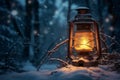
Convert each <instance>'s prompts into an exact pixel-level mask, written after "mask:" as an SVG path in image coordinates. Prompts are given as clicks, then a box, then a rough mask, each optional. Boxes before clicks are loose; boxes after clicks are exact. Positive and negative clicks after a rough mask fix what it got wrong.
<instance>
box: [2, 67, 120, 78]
mask: <svg viewBox="0 0 120 80" xmlns="http://www.w3.org/2000/svg"><path fill="white" fill-rule="evenodd" d="M29 68H30V67H28V69H29ZM31 69H33V70H34V71H28V72H23V73H8V74H6V75H0V80H120V74H118V73H117V72H114V71H109V70H108V66H99V67H89V68H88V67H75V66H71V65H69V66H67V67H63V68H59V69H58V68H57V67H56V66H55V65H43V66H42V67H41V69H40V71H35V69H34V68H31Z"/></svg>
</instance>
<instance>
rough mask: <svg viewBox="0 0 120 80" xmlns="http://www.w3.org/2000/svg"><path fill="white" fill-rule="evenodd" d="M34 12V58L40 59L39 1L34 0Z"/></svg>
mask: <svg viewBox="0 0 120 80" xmlns="http://www.w3.org/2000/svg"><path fill="white" fill-rule="evenodd" d="M33 6H34V9H33V12H34V39H35V47H34V50H35V53H34V54H35V55H34V58H35V59H38V58H39V55H40V37H39V36H40V21H39V2H38V0H34V2H33Z"/></svg>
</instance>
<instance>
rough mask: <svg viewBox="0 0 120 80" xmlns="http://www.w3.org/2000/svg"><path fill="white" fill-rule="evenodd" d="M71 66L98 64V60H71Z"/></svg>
mask: <svg viewBox="0 0 120 80" xmlns="http://www.w3.org/2000/svg"><path fill="white" fill-rule="evenodd" d="M72 65H73V66H77V67H92V66H94V67H95V66H98V61H90V62H85V61H83V60H79V61H72Z"/></svg>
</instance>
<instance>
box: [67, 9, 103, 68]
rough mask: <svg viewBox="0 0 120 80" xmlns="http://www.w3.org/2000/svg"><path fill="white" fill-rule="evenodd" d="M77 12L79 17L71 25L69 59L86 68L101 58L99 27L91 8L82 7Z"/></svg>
mask: <svg viewBox="0 0 120 80" xmlns="http://www.w3.org/2000/svg"><path fill="white" fill-rule="evenodd" d="M76 11H77V15H76V16H75V18H74V20H72V21H71V22H70V23H69V46H68V57H69V59H70V60H71V61H72V63H73V64H75V65H78V66H84V65H86V63H90V64H91V62H95V61H97V59H99V57H100V54H101V46H100V36H99V27H98V24H97V22H96V21H95V20H94V19H93V18H92V16H91V14H90V11H89V8H87V7H80V8H78V9H76Z"/></svg>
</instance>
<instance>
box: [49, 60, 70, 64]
mask: <svg viewBox="0 0 120 80" xmlns="http://www.w3.org/2000/svg"><path fill="white" fill-rule="evenodd" d="M50 60H57V61H60V62H62V63H64V64H66V65H69V63H67V62H66V61H64V60H62V59H60V58H50Z"/></svg>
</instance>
